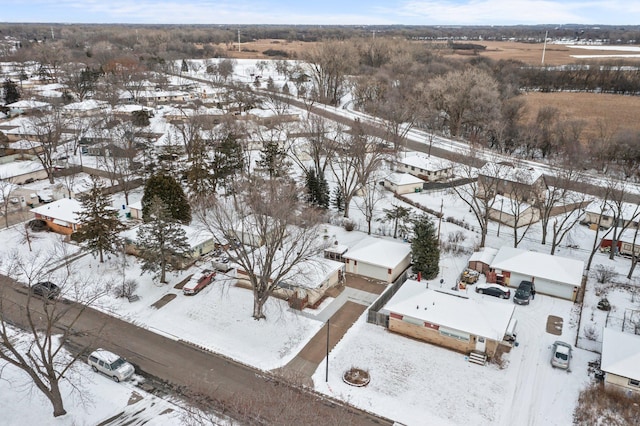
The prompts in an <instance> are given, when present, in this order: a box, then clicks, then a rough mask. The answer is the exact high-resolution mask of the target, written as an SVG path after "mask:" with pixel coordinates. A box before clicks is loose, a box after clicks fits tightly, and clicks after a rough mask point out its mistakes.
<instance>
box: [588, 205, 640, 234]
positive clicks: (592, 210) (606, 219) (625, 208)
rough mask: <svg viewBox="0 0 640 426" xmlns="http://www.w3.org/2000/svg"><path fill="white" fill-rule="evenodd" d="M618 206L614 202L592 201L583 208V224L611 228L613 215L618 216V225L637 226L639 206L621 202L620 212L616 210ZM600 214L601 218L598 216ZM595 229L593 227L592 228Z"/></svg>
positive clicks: (639, 216) (639, 213) (639, 221)
mask: <svg viewBox="0 0 640 426" xmlns="http://www.w3.org/2000/svg"><path fill="white" fill-rule="evenodd" d="M617 210H618V207H617V206H615V204H612V203H610V202H609V203H607V204H603V202H602V201H594V202H592V203H591V204H589V205H588V206H587V208H586V209H585V210H584V213H585V218H584V220H583V223H584V224H587V225H590V226H594V227H596V226H598V221H600V226H601V227H603V228H611V227H612V226H613V225H614V223H613V219H614V216H619V217H618V226H619V227H622V226H625V225H626V226H627V227H628V228H632V227H637V226H638V224H639V223H640V207H638V205H637V204H634V203H622V204H621V210H622V211H621V212H618V211H617ZM600 216H602V219H601V218H600ZM594 229H595V228H594Z"/></svg>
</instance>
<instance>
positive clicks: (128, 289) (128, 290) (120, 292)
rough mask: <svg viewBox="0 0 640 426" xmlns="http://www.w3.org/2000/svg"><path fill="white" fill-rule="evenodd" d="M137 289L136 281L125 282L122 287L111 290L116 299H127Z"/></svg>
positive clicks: (118, 286)
mask: <svg viewBox="0 0 640 426" xmlns="http://www.w3.org/2000/svg"><path fill="white" fill-rule="evenodd" d="M137 289H138V282H137V281H136V280H131V279H130V280H126V281H125V282H124V283H122V285H117V286H115V288H114V289H113V294H114V296H116V297H117V298H121V297H126V298H129V297H131V296H133V294H134V293H135V292H136V290H137Z"/></svg>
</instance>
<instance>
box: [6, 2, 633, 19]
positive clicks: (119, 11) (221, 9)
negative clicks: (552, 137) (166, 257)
mask: <svg viewBox="0 0 640 426" xmlns="http://www.w3.org/2000/svg"><path fill="white" fill-rule="evenodd" d="M0 6H2V7H1V8H0V10H2V13H0V21H2V22H61V23H139V24H299V25H303V24H307V25H332V24H333V25H390V24H401V25H519V24H524V25H527V24H568V23H573V24H593V25H598V24H599V25H631V24H638V22H640V2H638V1H628V0H348V1H344V0H342V1H339V0H323V1H304V0H236V1H233V0H109V1H104V0H29V1H25V0H0Z"/></svg>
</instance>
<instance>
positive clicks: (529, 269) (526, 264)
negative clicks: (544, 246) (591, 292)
mask: <svg viewBox="0 0 640 426" xmlns="http://www.w3.org/2000/svg"><path fill="white" fill-rule="evenodd" d="M490 269H491V270H492V271H493V274H489V276H488V277H487V281H493V282H497V283H499V284H502V285H506V286H510V287H517V286H518V285H519V284H520V282H521V281H532V282H533V283H534V284H535V286H536V293H540V294H547V295H549V296H554V297H559V298H561V299H567V300H571V301H575V300H576V295H577V294H578V289H579V288H580V286H581V284H582V273H583V271H584V262H583V261H582V260H576V259H569V258H566V257H560V256H551V255H550V254H546V253H538V252H535V251H528V250H522V249H518V248H513V247H506V246H504V247H501V248H500V249H499V250H498V253H497V254H496V256H495V258H494V259H493V261H492V262H491V265H490ZM494 274H495V275H494ZM492 277H493V278H495V280H494V279H491V278H492Z"/></svg>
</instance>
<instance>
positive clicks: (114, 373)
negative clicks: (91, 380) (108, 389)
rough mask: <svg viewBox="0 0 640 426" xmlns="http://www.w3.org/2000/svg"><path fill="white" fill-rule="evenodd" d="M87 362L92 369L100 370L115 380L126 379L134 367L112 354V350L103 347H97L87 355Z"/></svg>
mask: <svg viewBox="0 0 640 426" xmlns="http://www.w3.org/2000/svg"><path fill="white" fill-rule="evenodd" d="M87 363H88V364H89V365H90V366H91V368H92V369H93V371H96V372H98V371H99V372H101V373H103V374H105V375H107V376H109V377H111V378H112V379H113V380H115V381H116V382H121V381H123V380H127V379H128V378H129V377H131V376H133V373H134V372H135V368H134V367H133V365H131V364H129V363H128V362H127V361H125V360H124V359H123V358H122V357H120V356H118V355H116V354H114V353H113V352H109V351H105V350H104V349H97V350H95V351H93V352H92V353H91V355H89V358H88V359H87Z"/></svg>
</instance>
